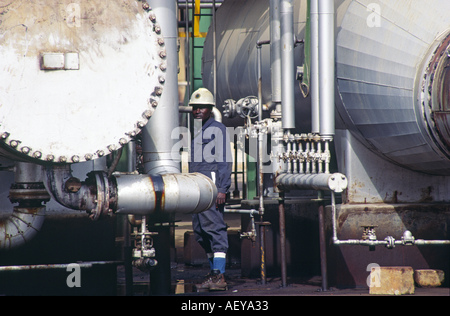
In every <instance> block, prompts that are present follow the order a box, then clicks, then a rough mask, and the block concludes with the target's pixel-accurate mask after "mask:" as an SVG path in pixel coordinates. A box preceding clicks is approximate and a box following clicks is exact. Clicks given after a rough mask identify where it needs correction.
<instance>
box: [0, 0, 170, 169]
mask: <svg viewBox="0 0 450 316" xmlns="http://www.w3.org/2000/svg"><path fill="white" fill-rule="evenodd" d="M164 57H165V49H164V40H163V38H162V34H161V29H160V27H159V26H158V21H157V20H156V17H155V15H154V13H153V12H152V11H151V8H148V5H147V3H146V2H145V1H133V0H120V1H119V0H115V1H101V0H89V1H88V0H80V1H76V2H71V1H57V0H46V1H24V0H17V1H8V3H5V5H2V6H1V7H0V139H1V141H0V155H2V156H6V157H8V158H10V159H14V160H28V161H33V162H37V163H48V162H50V163H66V162H67V163H72V162H82V161H86V160H91V159H95V158H98V157H101V156H103V155H107V154H109V153H110V152H112V151H114V150H116V149H118V148H120V147H121V146H123V145H124V144H126V143H127V142H128V141H129V140H130V139H131V137H133V136H134V135H135V134H137V133H138V132H139V131H140V129H141V128H142V127H143V126H144V125H145V124H146V123H147V121H148V119H149V118H150V116H151V114H152V112H153V110H154V107H155V106H156V105H157V102H158V101H159V95H160V93H161V91H162V84H163V82H164V70H165V64H164Z"/></svg>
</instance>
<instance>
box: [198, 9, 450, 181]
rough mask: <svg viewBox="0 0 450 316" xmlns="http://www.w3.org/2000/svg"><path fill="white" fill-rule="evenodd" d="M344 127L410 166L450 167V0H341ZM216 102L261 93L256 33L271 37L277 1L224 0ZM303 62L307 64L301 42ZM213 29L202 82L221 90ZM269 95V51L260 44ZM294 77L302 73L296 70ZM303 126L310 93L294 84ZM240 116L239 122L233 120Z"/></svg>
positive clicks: (339, 73) (302, 17)
mask: <svg viewBox="0 0 450 316" xmlns="http://www.w3.org/2000/svg"><path fill="white" fill-rule="evenodd" d="M335 8H336V34H335V35H336V47H335V49H336V96H337V97H336V110H337V114H338V115H337V116H336V117H337V122H336V127H337V128H339V129H349V130H351V131H352V133H353V134H354V135H355V136H356V137H357V138H358V139H360V141H361V142H363V143H364V144H365V145H366V146H367V147H368V148H370V149H371V150H373V151H374V152H376V153H377V154H379V155H381V156H382V157H384V158H385V159H387V160H389V161H391V162H394V163H396V164H398V165H401V166H403V167H406V168H408V169H411V170H415V171H420V172H424V173H427V174H434V175H450V160H449V158H450V132H449V130H450V128H449V125H450V124H449V115H450V114H449V113H450V112H449V108H448V107H449V92H450V89H449V88H448V87H449V77H450V76H449V75H448V69H449V67H448V65H449V62H450V57H449V56H450V16H449V15H448V14H447V12H448V10H449V9H450V1H447V0H430V1H421V0H401V1H400V0H399V1H392V0H379V1H372V0H358V1H352V0H336V1H335ZM216 17H217V21H216V30H217V32H216V41H217V102H218V104H222V102H223V101H224V100H226V99H229V98H230V99H235V100H238V99H240V98H243V97H246V96H249V95H257V63H256V60H257V53H256V42H257V41H258V40H268V39H270V29H269V0H263V1H261V0H250V1H239V0H227V1H225V2H224V3H223V4H222V6H221V7H220V8H219V9H218V11H217V14H216ZM306 20H307V0H296V1H294V32H295V34H296V36H297V38H299V39H303V38H305V26H306ZM294 51H295V66H301V65H303V64H304V56H305V55H304V50H303V46H302V45H298V46H297V47H296V48H295V50H294ZM212 52H213V50H212V34H208V37H207V38H206V43H205V50H204V56H203V59H204V65H203V67H204V68H203V79H204V84H205V86H207V87H208V88H210V89H213V80H212V64H213V63H212V60H213V58H212V56H213V53H212ZM262 59H263V62H262V65H263V80H262V84H263V89H262V91H263V101H264V103H269V102H270V98H271V85H270V50H269V47H268V46H267V45H266V46H265V47H263V50H262ZM293 80H295V78H293ZM295 99H296V125H297V128H298V130H300V131H303V132H308V131H309V128H310V122H309V120H310V106H309V104H310V100H309V98H304V97H303V95H302V93H301V90H300V88H299V86H298V85H297V87H296V97H295ZM225 123H228V124H233V122H226V121H225Z"/></svg>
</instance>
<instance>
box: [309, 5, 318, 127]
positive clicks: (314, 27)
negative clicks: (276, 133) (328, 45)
mask: <svg viewBox="0 0 450 316" xmlns="http://www.w3.org/2000/svg"><path fill="white" fill-rule="evenodd" d="M318 2H319V1H310V6H311V8H310V10H311V13H310V21H311V132H312V133H313V134H319V133H320V112H319V4H318Z"/></svg>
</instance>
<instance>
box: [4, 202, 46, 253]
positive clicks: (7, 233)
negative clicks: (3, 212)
mask: <svg viewBox="0 0 450 316" xmlns="http://www.w3.org/2000/svg"><path fill="white" fill-rule="evenodd" d="M44 219H45V207H44V206H40V207H14V210H13V213H12V214H11V215H10V216H9V217H7V218H6V219H4V220H2V222H1V232H0V249H13V248H17V247H19V246H22V245H23V244H25V243H26V242H28V241H30V240H31V239H33V238H34V236H35V235H36V234H37V233H38V232H39V231H40V230H41V227H42V224H43V223H44Z"/></svg>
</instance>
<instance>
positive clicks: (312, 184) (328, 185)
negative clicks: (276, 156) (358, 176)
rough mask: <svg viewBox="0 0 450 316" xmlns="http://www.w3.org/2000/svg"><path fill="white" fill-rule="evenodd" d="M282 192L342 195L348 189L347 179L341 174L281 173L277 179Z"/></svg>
mask: <svg viewBox="0 0 450 316" xmlns="http://www.w3.org/2000/svg"><path fill="white" fill-rule="evenodd" d="M276 185H277V187H278V189H280V190H324V191H333V192H336V193H340V192H342V191H343V190H345V189H346V188H347V185H348V181H347V177H346V176H345V175H343V174H341V173H334V174H329V173H315V174H313V173H311V174H306V173H298V174H288V173H281V174H279V175H278V176H277V178H276Z"/></svg>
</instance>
